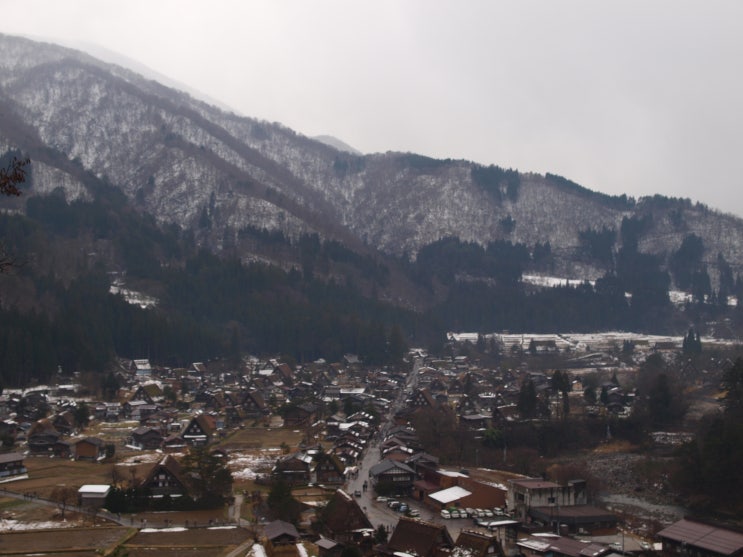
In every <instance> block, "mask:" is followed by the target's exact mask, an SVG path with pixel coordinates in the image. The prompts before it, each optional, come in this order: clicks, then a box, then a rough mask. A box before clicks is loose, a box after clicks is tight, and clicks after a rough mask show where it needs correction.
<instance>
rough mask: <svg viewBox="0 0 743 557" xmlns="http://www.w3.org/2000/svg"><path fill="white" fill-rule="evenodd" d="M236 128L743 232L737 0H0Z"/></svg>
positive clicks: (16, 27)
mask: <svg viewBox="0 0 743 557" xmlns="http://www.w3.org/2000/svg"><path fill="white" fill-rule="evenodd" d="M0 10H1V12H0V13H2V14H3V16H2V19H1V20H0V31H1V32H4V33H10V34H25V35H32V36H34V37H36V38H41V37H43V38H46V39H49V40H53V39H60V40H66V41H72V40H76V41H81V42H86V43H89V44H96V45H99V46H101V47H104V48H106V49H110V50H112V51H115V52H118V53H120V54H122V55H124V56H127V57H129V58H132V59H134V60H137V61H139V62H141V63H142V64H144V65H146V66H148V67H149V68H152V69H153V70H154V71H156V72H159V73H161V74H164V75H166V76H169V77H170V78H172V79H174V80H176V81H178V82H181V83H183V84H186V85H188V86H190V87H193V88H194V89H196V90H199V91H201V92H203V93H204V94H206V95H208V96H210V97H212V98H214V99H217V100H219V101H221V102H222V103H224V104H226V105H228V106H230V107H233V108H234V110H235V111H236V112H238V113H241V114H244V115H246V116H252V117H256V118H261V119H266V120H270V121H276V122H281V123H282V124H284V125H286V126H288V127H290V128H293V129H294V130H296V131H298V132H300V133H302V134H305V135H309V136H314V135H320V134H329V135H333V136H335V137H337V138H339V139H341V140H343V141H345V142H347V143H348V144H350V145H351V146H353V147H355V148H356V149H358V150H360V151H362V152H364V153H371V152H384V151H410V152H415V153H420V154H424V155H428V156H432V157H437V158H464V159H468V160H472V161H476V162H479V163H482V164H498V165H500V166H503V167H512V168H518V169H519V170H520V171H523V172H529V171H532V172H539V173H545V172H552V173H555V174H561V175H563V176H565V177H567V178H570V179H571V180H573V181H575V182H578V183H580V184H582V185H584V186H586V187H589V188H591V189H594V190H598V191H602V192H606V193H611V194H620V193H627V194H628V195H632V196H643V195H652V194H654V193H661V194H664V195H668V196H676V197H690V198H691V199H693V200H694V201H701V202H703V203H706V204H708V205H709V206H711V207H713V208H717V209H720V210H723V211H725V212H732V213H735V214H737V215H738V216H743V188H742V187H741V186H743V180H742V179H741V176H743V71H742V70H743V1H739V0H729V1H715V0H701V1H686V0H667V1H649V0H621V1H596V0H575V1H558V0H544V1H531V0H514V1H498V0H489V1H475V0H467V1H461V0H459V1H453V0H452V1H439V0H420V1H413V0H396V1H387V0H374V1H371V0H367V1H363V2H362V1H354V0H337V1H331V0H320V1H312V0H296V1H288V0H287V1H282V0H266V1H250V0H236V1H220V0H211V1H201V0H167V1H166V0H126V1H121V0H119V1H116V2H113V1H106V0H24V1H23V2H22V3H18V2H17V0H14V1H7V0H0Z"/></svg>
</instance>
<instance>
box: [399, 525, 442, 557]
mask: <svg viewBox="0 0 743 557" xmlns="http://www.w3.org/2000/svg"><path fill="white" fill-rule="evenodd" d="M453 545H454V540H452V537H451V535H450V534H449V531H448V530H447V529H446V526H444V525H439V524H433V523H431V522H425V521H423V520H417V519H414V518H407V517H404V516H403V517H400V520H399V521H398V523H397V526H396V527H395V530H394V531H393V532H392V536H390V539H389V541H388V542H387V547H388V548H390V549H392V550H394V551H401V552H404V553H411V554H414V555H418V556H419V557H429V556H431V555H434V554H435V553H436V550H437V549H439V548H441V547H448V548H450V547H452V546H453Z"/></svg>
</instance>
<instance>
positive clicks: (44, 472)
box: [0, 424, 303, 557]
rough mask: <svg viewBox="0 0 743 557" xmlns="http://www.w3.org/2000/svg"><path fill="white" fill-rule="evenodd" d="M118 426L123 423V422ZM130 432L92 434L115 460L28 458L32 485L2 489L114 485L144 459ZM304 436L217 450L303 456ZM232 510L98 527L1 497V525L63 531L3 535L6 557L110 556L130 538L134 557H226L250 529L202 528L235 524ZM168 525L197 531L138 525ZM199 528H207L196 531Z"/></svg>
mask: <svg viewBox="0 0 743 557" xmlns="http://www.w3.org/2000/svg"><path fill="white" fill-rule="evenodd" d="M118 425H120V424H116V426H118ZM125 430H127V428H123V427H115V426H110V425H109V424H104V425H103V426H99V427H96V426H93V427H91V428H90V430H88V431H86V433H87V434H89V435H98V436H100V437H102V438H103V439H104V440H105V441H107V442H114V443H115V444H116V453H117V454H116V457H115V458H114V459H113V461H112V462H102V463H91V462H77V461H72V460H69V459H62V458H49V457H41V456H39V457H36V456H29V457H27V458H26V459H25V461H24V463H25V465H26V468H27V469H28V479H23V480H16V481H13V482H8V483H5V484H2V485H1V486H0V487H2V488H3V489H7V490H9V491H13V492H16V493H21V494H33V495H35V496H37V497H40V498H45V499H46V498H49V496H50V494H51V492H52V490H54V488H55V487H57V486H67V487H73V488H75V489H77V488H79V487H80V486H82V485H84V484H110V483H111V482H112V479H113V469H114V465H115V462H117V461H121V460H123V459H131V458H132V457H136V456H137V455H138V454H139V453H138V452H136V451H131V450H129V449H126V448H124V447H123V445H122V443H121V441H122V438H123V437H122V435H123V433H122V432H123V431H125ZM302 437H303V432H301V431H295V430H289V429H283V428H279V427H270V428H268V427H251V428H245V429H239V430H236V431H234V432H232V433H230V434H229V435H227V436H226V437H225V438H223V439H221V440H220V441H219V442H218V443H217V444H216V445H215V447H220V448H224V449H226V450H227V451H229V452H239V453H247V454H250V453H253V452H255V453H256V454H257V453H258V452H260V451H265V450H267V449H278V448H280V447H281V446H282V445H283V446H284V447H285V448H286V447H288V449H289V450H296V448H297V446H298V444H299V442H300V441H301V439H302ZM277 454H278V453H277ZM234 487H235V491H236V492H242V491H243V490H247V491H248V492H250V491H252V490H255V489H260V490H265V489H266V488H265V486H260V485H256V484H255V482H254V481H252V480H241V481H235V485H234ZM227 510H228V509H227V507H224V508H219V509H213V510H208V511H193V512H172V513H162V512H151V513H139V514H136V515H133V516H130V517H127V516H124V517H122V518H124V520H125V523H124V524H125V525H126V526H118V525H115V524H105V521H104V520H102V519H101V518H100V517H99V518H98V519H97V521H96V525H95V526H94V525H93V519H92V517H90V516H84V515H78V514H76V513H74V512H72V511H71V510H70V509H69V508H68V509H67V511H66V517H65V518H66V521H65V524H63V523H62V521H61V516H60V514H61V513H60V510H59V509H58V508H57V507H55V506H44V505H42V504H39V503H38V502H34V501H33V500H26V499H21V500H18V499H12V498H3V497H2V496H1V495H0V519H2V518H5V519H13V520H17V521H19V522H24V523H34V522H45V523H49V524H52V525H55V524H58V525H59V526H60V528H56V527H55V528H54V529H51V530H33V531H31V530H21V531H4V532H2V533H1V534H0V556H4V555H26V554H31V553H33V554H43V555H62V554H63V555H65V557H76V556H80V557H92V556H94V555H101V554H107V553H109V552H110V551H112V550H113V549H114V548H115V547H116V546H118V545H121V543H122V541H123V540H127V538H128V537H131V539H128V540H127V541H126V543H125V544H124V545H123V546H122V548H123V550H124V551H125V553H126V554H128V555H129V556H130V557H137V556H140V555H149V556H151V555H153V552H154V551H157V553H158V555H159V557H180V556H183V557H212V556H215V557H216V556H219V555H225V554H226V553H229V551H231V550H232V549H234V547H236V546H237V545H239V544H240V543H243V542H244V541H245V540H247V539H252V534H250V533H249V532H248V531H247V530H244V529H224V530H222V529H206V528H203V526H205V525H207V524H208V523H209V522H210V521H212V522H214V523H215V524H225V523H228V522H229V518H230V517H228V516H227ZM241 511H242V512H241V515H242V517H243V518H247V519H250V518H252V514H251V509H250V503H249V498H246V500H245V502H244V504H243V506H242V508H241ZM145 520H146V523H145V522H144V521H145ZM166 520H167V522H168V523H169V524H170V525H175V526H184V525H185V524H189V526H190V527H191V528H190V529H188V530H186V531H182V532H157V533H146V532H145V533H142V532H139V533H138V530H137V527H141V526H142V525H144V524H146V525H147V526H149V527H154V528H163V527H164V526H165V525H166ZM194 525H198V526H200V528H193V526H194ZM62 526H64V527H62ZM132 536H133V537H132Z"/></svg>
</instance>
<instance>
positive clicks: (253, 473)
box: [228, 449, 280, 480]
mask: <svg viewBox="0 0 743 557" xmlns="http://www.w3.org/2000/svg"><path fill="white" fill-rule="evenodd" d="M279 451H280V449H266V450H261V451H259V452H258V453H231V454H230V462H229V465H228V466H229V469H230V472H232V477H233V478H235V479H236V480H238V479H239V480H254V479H256V478H257V477H259V476H260V475H261V474H265V473H266V472H268V471H269V470H270V469H271V468H273V465H274V464H275V463H276V457H277V453H278V452H279Z"/></svg>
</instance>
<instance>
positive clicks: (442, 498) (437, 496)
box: [429, 485, 472, 505]
mask: <svg viewBox="0 0 743 557" xmlns="http://www.w3.org/2000/svg"><path fill="white" fill-rule="evenodd" d="M468 495H472V492H471V491H467V490H466V489H464V488H463V487H459V486H458V485H455V486H454V487H449V488H447V489H442V490H441V491H437V492H436V493H432V494H431V495H429V497H430V498H431V499H433V500H434V501H438V502H439V503H442V504H444V505H446V504H447V503H451V502H453V501H458V500H459V499H461V498H463V497H467V496H468Z"/></svg>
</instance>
